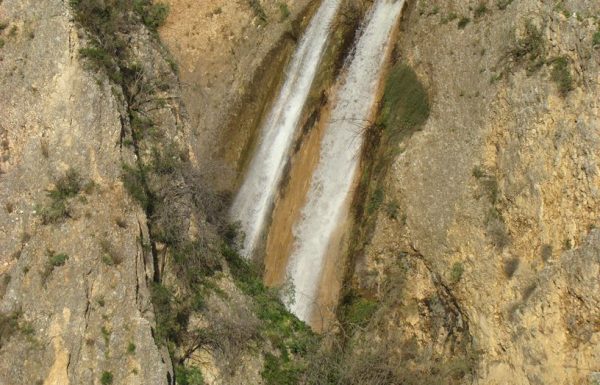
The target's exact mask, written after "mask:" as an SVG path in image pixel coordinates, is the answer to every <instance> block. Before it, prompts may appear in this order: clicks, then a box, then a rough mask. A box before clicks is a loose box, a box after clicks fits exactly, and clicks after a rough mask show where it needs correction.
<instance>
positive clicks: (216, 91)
mask: <svg viewBox="0 0 600 385" xmlns="http://www.w3.org/2000/svg"><path fill="white" fill-rule="evenodd" d="M68 3H69V2H68V1H63V0H44V1H39V0H38V1H34V0H0V89H1V90H2V92H1V93H0V117H1V119H0V385H4V384H6V385H19V384H43V385H58V384H60V385H64V384H100V383H102V384H109V383H113V384H147V385H154V384H172V383H173V382H174V369H173V367H172V364H171V358H170V357H169V352H168V351H167V348H166V347H164V344H162V343H161V342H157V341H156V336H157V330H158V326H157V322H156V319H157V318H159V317H160V316H159V315H158V314H159V313H158V312H156V314H155V311H154V306H153V303H152V301H151V293H152V287H153V286H152V284H151V282H153V281H157V280H159V279H158V278H159V277H160V278H161V279H162V282H163V283H165V284H172V286H173V287H175V288H176V289H181V287H178V285H179V283H178V282H177V279H178V277H177V266H174V264H173V262H172V260H171V259H169V258H168V257H167V254H168V253H167V252H166V251H165V250H169V246H168V245H166V242H161V241H158V240H157V239H156V238H157V234H156V232H155V231H156V230H157V229H159V228H160V227H161V226H160V225H161V221H165V220H166V219H168V218H167V217H178V218H183V223H182V224H181V228H177V229H176V230H177V234H185V235H189V236H190V237H198V238H202V237H199V236H198V234H201V235H205V234H208V235H206V237H205V238H206V239H208V241H207V243H211V242H212V243H214V244H210V245H209V246H207V248H208V249H211V248H212V249H211V250H210V252H214V249H216V250H218V249H219V244H218V243H217V242H219V240H218V237H217V236H216V235H215V234H214V232H215V230H214V228H213V227H211V226H212V225H210V224H207V223H208V222H210V219H209V218H206V217H207V214H206V213H202V212H198V210H196V209H195V208H193V206H194V204H193V203H190V202H191V201H193V200H194V199H197V198H198V197H193V196H191V195H193V194H192V193H189V191H188V189H187V187H188V186H187V184H186V183H188V181H187V179H185V178H180V179H177V180H176V182H177V183H178V184H177V188H176V189H173V190H168V189H161V186H164V185H167V183H164V181H163V179H165V178H166V177H165V176H164V175H158V176H156V175H155V176H153V177H151V179H152V178H154V185H153V186H151V187H152V188H153V189H154V191H153V192H154V193H155V194H156V195H157V196H160V198H161V199H162V200H163V201H167V202H169V203H170V202H176V203H177V204H174V205H172V206H165V207H167V208H172V211H169V210H166V214H168V215H164V214H165V213H164V212H163V215H162V217H161V216H158V218H157V217H155V216H152V215H150V217H149V215H148V213H149V211H148V210H144V208H143V207H142V205H140V204H139V202H137V201H135V200H134V199H133V198H132V197H131V196H130V195H131V194H128V192H127V191H126V188H125V186H124V183H123V181H122V179H123V178H122V175H123V164H127V165H133V164H136V162H139V161H140V160H141V161H142V162H143V161H144V160H146V161H148V164H150V163H152V159H153V158H152V157H153V156H154V153H153V149H154V148H158V149H159V150H164V148H162V147H160V146H158V147H152V146H150V145H149V144H148V143H146V144H144V143H137V144H136V146H132V145H131V143H128V141H129V139H130V137H131V136H132V135H131V124H130V123H131V122H129V119H130V118H131V117H132V115H129V116H128V113H127V112H128V109H130V108H131V106H130V105H129V106H128V105H127V103H130V102H131V100H126V98H124V93H125V90H124V89H123V87H121V86H119V84H116V83H115V82H114V81H111V80H109V79H110V78H111V76H112V75H111V74H107V73H103V72H102V71H94V70H92V69H90V68H89V63H88V62H87V61H85V60H82V58H81V55H80V53H79V50H80V49H81V48H84V47H87V43H88V40H89V36H87V35H86V34H85V33H84V31H83V29H82V28H81V26H79V25H78V24H77V23H76V22H75V21H74V20H75V16H74V14H73V12H72V9H71V8H70V7H69V5H68ZM168 3H169V4H170V6H171V16H170V19H169V20H168V21H167V24H166V26H165V27H164V28H163V29H162V30H161V31H160V33H161V36H162V38H163V39H164V41H165V43H166V44H167V46H168V47H169V48H170V50H171V52H172V54H173V55H174V57H175V61H177V62H178V64H179V68H180V78H181V80H182V87H181V88H180V87H179V83H178V80H177V77H176V76H175V74H174V72H173V68H172V67H174V66H173V65H172V64H173V62H172V60H171V59H170V58H169V56H168V55H167V54H166V52H165V51H164V50H163V49H162V48H161V47H160V46H159V45H158V44H157V42H156V36H155V35H153V34H152V33H151V32H149V31H148V30H147V29H146V28H144V27H143V26H141V25H140V26H138V28H137V29H135V31H134V33H131V35H130V36H129V37H128V38H129V40H128V49H129V50H130V51H131V55H132V57H133V59H134V61H135V62H136V63H137V65H139V67H141V68H142V69H143V72H144V73H146V74H154V75H156V74H160V77H161V79H163V80H165V82H166V83H167V87H166V88H164V87H162V86H160V85H157V88H158V89H159V90H158V91H156V92H157V95H158V97H157V98H156V100H154V101H152V102H153V103H155V102H156V104H152V105H151V106H146V107H147V110H146V111H145V112H147V113H148V114H149V115H150V116H151V117H152V118H153V120H154V121H155V122H157V128H156V129H157V130H158V131H159V132H161V133H162V135H163V136H162V138H161V139H160V140H158V142H160V143H163V144H164V143H166V142H167V139H168V141H169V142H172V143H173V144H174V145H175V146H176V147H177V150H178V151H180V152H184V153H185V154H182V155H185V156H184V157H185V158H187V159H186V162H187V163H186V164H187V165H189V166H190V168H193V169H196V168H200V169H202V171H203V173H204V174H208V175H213V176H214V175H218V176H219V177H220V178H219V180H218V181H217V183H216V184H217V187H218V189H228V190H229V189H233V188H234V186H235V179H236V173H235V172H225V171H223V170H224V169H227V168H229V169H234V170H235V169H236V168H237V169H238V171H239V170H240V169H242V168H243V164H244V160H245V158H246V157H247V156H248V154H249V153H250V151H251V148H252V140H253V136H254V134H255V131H254V130H255V128H256V127H257V125H258V121H259V120H260V116H261V114H262V112H263V111H264V110H265V108H267V106H268V102H269V100H270V97H271V96H272V94H273V92H274V90H276V89H277V84H278V82H279V81H280V76H281V71H282V69H283V68H284V66H285V63H286V60H287V57H288V56H289V54H290V52H291V50H292V49H293V46H294V39H295V37H296V36H297V35H298V31H299V30H301V28H302V24H303V23H302V22H301V21H294V20H302V15H309V14H310V12H311V9H312V7H311V5H312V2H311V1H309V0H295V1H293V2H292V1H289V2H287V4H288V7H289V8H287V11H286V9H284V8H281V7H280V2H278V1H261V2H254V1H252V2H234V1H225V0H222V1H217V0H214V1H213V0H210V1H187V0H169V1H168ZM253 4H254V8H253V6H252V5H253ZM256 4H258V5H260V6H261V7H257V6H256ZM482 4H483V3H480V2H476V1H469V2H464V1H447V2H434V1H426V0H416V1H413V2H410V6H409V9H408V10H407V11H406V13H405V17H404V21H403V24H402V26H401V31H400V33H399V35H398V43H397V47H396V50H395V56H396V60H398V61H402V62H405V63H407V64H408V65H410V67H412V68H413V69H414V70H415V71H416V73H417V74H418V76H419V78H420V79H421V81H422V82H423V83H424V84H425V86H426V89H427V90H428V92H429V95H430V99H431V115H430V118H429V120H428V121H427V123H426V124H425V125H424V126H423V127H422V129H421V130H420V131H419V132H416V133H414V134H412V135H411V136H410V137H407V138H405V139H404V140H403V141H402V143H401V144H400V151H399V153H400V154H399V155H398V156H397V158H396V160H395V161H394V163H393V165H392V167H391V168H390V169H389V170H388V172H387V174H386V177H385V179H384V183H383V190H382V191H383V193H384V195H383V196H384V198H382V199H383V205H382V206H381V207H387V208H389V210H383V209H381V210H379V211H376V213H375V215H376V219H375V221H374V229H373V231H372V233H371V234H372V237H371V238H370V239H368V242H366V245H365V246H364V251H365V252H364V255H361V258H360V259H358V258H357V259H356V266H355V268H354V274H353V276H352V284H353V286H354V288H355V289H356V290H357V292H360V293H361V294H363V295H365V296H366V297H368V298H372V299H376V300H378V301H379V302H380V303H381V305H380V306H378V308H377V310H376V311H373V313H374V314H373V316H372V318H371V320H370V322H368V324H364V323H363V324H361V327H360V328H357V329H356V331H355V334H354V337H352V343H351V344H347V346H351V347H352V348H353V350H352V351H351V352H350V353H348V352H346V353H345V355H346V356H351V357H354V358H355V360H354V361H351V360H350V363H349V364H347V365H346V366H344V367H343V368H344V370H345V372H344V376H343V381H342V383H344V384H359V383H360V384H371V383H373V384H375V383H394V382H393V381H395V380H394V379H396V380H397V379H398V378H402V380H403V381H404V382H402V383H407V384H419V383H423V382H424V381H426V380H429V379H433V380H432V381H431V383H448V384H452V383H473V382H476V383H478V384H489V385H493V384H517V385H520V384H532V385H537V384H550V385H553V384H557V385H558V384H561V385H562V384H565V385H567V384H597V383H598V381H600V374H599V373H600V366H598V365H599V363H600V310H599V309H600V280H599V277H600V231H599V230H597V229H596V226H597V225H598V221H599V218H598V217H599V213H600V190H599V189H600V175H599V170H598V162H599V160H600V159H599V156H600V155H599V154H600V118H599V117H600V110H599V107H598V100H599V97H600V89H599V83H600V49H599V48H594V47H593V42H592V40H593V36H594V33H595V32H596V31H598V30H599V28H600V26H599V25H598V19H597V16H598V14H600V5H599V4H598V2H597V1H592V0H573V1H570V2H568V4H567V3H566V2H563V3H560V4H559V5H558V6H557V5H556V2H550V1H534V0H518V1H510V0H499V1H494V2H488V4H487V5H486V6H485V7H484V6H483V5H482ZM261 9H262V11H261ZM288 11H289V12H290V15H288V16H286V14H287V12H288ZM263 12H264V13H263ZM265 17H266V19H267V21H268V22H266V23H265V20H264V18H265ZM292 21H294V22H292ZM163 88H164V89H163ZM181 99H183V102H185V103H183V102H181ZM158 101H160V103H159V102H158ZM184 104H185V105H186V107H187V111H189V114H187V113H186V108H184ZM138 107H139V106H138ZM154 107H156V108H154ZM186 149H187V151H184V150H186ZM215 159H216V163H217V164H216V166H215V165H214V164H213V161H214V160H215ZM223 160H224V161H225V163H226V166H223V165H222V164H221V162H222V161H223ZM209 161H210V162H209ZM164 166H165V167H164V168H165V169H163V170H162V171H164V172H165V173H168V170H166V168H167V166H169V165H168V164H166V165H164ZM208 169H210V170H213V171H210V170H209V171H207V170H208ZM211 173H212V174H211ZM194 175H195V174H192V176H194ZM150 182H152V180H151V181H150ZM171 182H173V181H172V180H171ZM168 186H169V187H172V186H171V185H168ZM145 193H148V191H146V192H145ZM201 198H202V197H201ZM207 199H208V198H207ZM163 209H164V208H163ZM155 214H156V213H155ZM153 231H154V234H153ZM162 235H163V238H164V235H165V234H162ZM166 235H172V234H166ZM202 239H203V240H204V238H202ZM163 251H164V252H163ZM203 251H205V250H204V249H203ZM217 253H218V252H217ZM157 256H158V257H160V258H158V257H157ZM223 266H224V267H223V268H222V271H219V272H218V273H215V275H214V276H212V277H210V279H209V278H206V279H205V280H204V281H203V282H204V283H203V284H205V286H206V288H208V289H206V290H207V291H209V292H210V294H206V298H205V303H204V304H203V311H202V312H196V313H193V314H192V315H190V314H187V315H188V318H186V323H189V325H186V326H189V327H190V328H191V327H195V326H197V327H198V328H200V329H201V330H208V331H210V332H211V333H212V334H210V335H200V337H206V338H207V339H208V340H209V341H208V342H207V343H206V345H199V346H201V347H202V349H199V350H197V351H195V352H193V353H191V354H190V355H189V357H186V358H185V359H182V361H185V363H187V361H192V362H195V363H196V364H197V365H198V366H200V367H201V369H202V371H203V373H204V379H205V381H206V383H210V384H223V385H227V384H240V383H248V384H260V383H268V384H274V383H277V381H278V379H279V377H277V375H281V373H284V372H285V371H286V370H287V371H288V372H289V373H292V374H293V373H295V371H296V370H297V367H296V366H295V365H296V363H295V361H293V360H291V359H288V357H287V356H286V354H283V353H284V352H287V351H288V350H289V347H288V346H287V345H290V346H291V345H294V346H297V345H295V343H296V342H297V341H295V340H294V339H293V338H292V337H291V335H292V334H293V333H288V332H287V329H286V331H285V333H286V334H284V337H281V335H280V334H277V333H281V331H282V330H283V329H284V326H281V325H287V326H285V327H289V325H290V324H293V322H292V320H291V318H286V316H282V313H279V312H278V311H279V310H277V309H275V308H272V307H269V308H268V310H269V311H264V312H262V314H259V316H257V314H256V313H260V312H257V311H256V307H255V303H254V301H253V300H252V299H251V298H250V297H249V295H248V294H246V293H245V292H243V290H240V289H239V288H237V287H236V285H234V282H233V280H232V279H231V275H230V271H229V269H228V268H227V267H226V264H225V263H223ZM203 279H204V278H203ZM257 286H259V285H257V284H256V282H251V284H247V287H246V290H247V291H248V290H250V291H252V290H254V291H256V290H257V289H256V288H257ZM248 287H249V288H250V289H248ZM259 292H260V291H259ZM259 294H260V295H261V297H260V300H261V301H262V302H263V305H264V303H265V302H267V299H266V297H268V296H267V294H265V293H264V292H260V293H259ZM365 307H368V306H365ZM359 310H360V309H359ZM260 316H263V317H264V316H271V317H273V318H274V319H276V320H277V321H273V322H272V323H271V324H269V327H271V329H264V325H263V324H264V323H265V321H264V319H260ZM358 318H360V317H358ZM276 322H280V323H279V324H278V323H276ZM359 323H361V322H359ZM265 330H266V331H265ZM265 335H266V336H267V337H265ZM269 338H271V339H269ZM282 341H283V342H282ZM188 342H189V341H185V342H184V343H182V344H181V346H177V348H178V349H180V350H185V349H188V348H189V345H187V343H188ZM194 342H195V341H194ZM202 342H204V341H202ZM374 342H375V343H374ZM281 346H283V348H281ZM302 346H304V345H302ZM277 349H282V350H281V351H280V352H278V351H277ZM301 350H302V349H301ZM370 350H372V351H370ZM265 351H266V352H268V355H265V354H264V353H265ZM257 352H261V353H262V355H261V354H257ZM178 353H180V352H178ZM184 353H185V352H184ZM271 353H273V354H271ZM264 357H267V358H268V359H267V360H265V359H264ZM282 357H285V359H286V360H288V361H285V362H284V364H285V365H284V364H281V361H278V359H282ZM265 361H266V362H267V364H268V365H267V364H265ZM324 363H326V364H329V362H326V361H324ZM269 365H270V366H269ZM266 366H268V367H269V370H268V371H267V376H270V377H268V378H269V379H268V380H265V378H264V375H263V369H264V368H265V367H266ZM373 368H375V369H376V372H377V373H375V374H373V371H371V372H369V371H368V370H367V369H373ZM399 370H400V371H402V376H403V377H398V376H397V373H396V372H397V371H399ZM325 372H327V371H325ZM365 373H366V374H365ZM369 373H370V374H369ZM317 374H318V372H317ZM370 375H372V376H371V377H369V376H370ZM292 377H293V376H292ZM317 377H318V376H317ZM307 378H308V379H307V383H311V384H312V383H314V384H319V383H320V382H319V381H321V379H320V378H312V379H310V378H311V376H307ZM268 381H270V382H268ZM377 381H379V382H377ZM382 381H383V382H382ZM386 381H387V382H386ZM396 382H398V381H396ZM286 383H288V382H286Z"/></svg>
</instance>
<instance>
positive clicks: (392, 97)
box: [379, 63, 429, 138]
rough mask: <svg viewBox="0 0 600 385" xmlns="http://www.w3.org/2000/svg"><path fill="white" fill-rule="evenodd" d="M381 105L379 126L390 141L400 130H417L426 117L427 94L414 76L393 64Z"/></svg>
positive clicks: (427, 109)
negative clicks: (380, 125)
mask: <svg viewBox="0 0 600 385" xmlns="http://www.w3.org/2000/svg"><path fill="white" fill-rule="evenodd" d="M382 105H383V107H382V109H381V112H380V114H379V123H380V124H382V125H383V126H384V128H385V130H386V131H387V133H388V134H389V136H390V137H392V138H395V137H396V136H397V135H398V134H399V133H400V131H402V130H406V129H413V128H416V127H418V126H419V125H421V124H423V123H424V122H425V121H426V120H427V118H428V117H429V99H428V96H427V92H426V91H425V88H424V87H423V85H422V84H421V82H420V81H419V79H418V78H417V74H416V73H415V72H414V71H413V70H412V68H410V67H409V66H408V65H406V64H403V63H399V64H396V65H395V66H394V67H393V68H392V70H391V71H390V73H389V75H388V77H387V79H386V83H385V90H384V94H383V100H382Z"/></svg>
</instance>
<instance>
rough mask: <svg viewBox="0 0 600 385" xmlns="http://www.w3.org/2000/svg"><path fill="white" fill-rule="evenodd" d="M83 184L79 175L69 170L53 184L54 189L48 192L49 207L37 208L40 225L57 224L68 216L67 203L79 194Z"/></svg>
mask: <svg viewBox="0 0 600 385" xmlns="http://www.w3.org/2000/svg"><path fill="white" fill-rule="evenodd" d="M82 186H83V184H82V180H81V177H80V176H79V173H78V172H77V171H76V170H74V169H69V170H68V171H67V172H66V174H65V175H64V176H62V177H61V178H59V179H58V180H57V181H56V182H55V187H54V189H52V190H50V191H48V196H49V197H50V199H51V201H50V204H49V205H46V206H41V207H39V214H40V216H41V217H42V223H43V224H45V225H47V224H51V223H57V222H60V221H62V220H64V219H65V218H68V217H69V216H70V210H69V205H68V201H69V199H70V198H72V197H74V196H76V195H77V194H79V191H81V188H82Z"/></svg>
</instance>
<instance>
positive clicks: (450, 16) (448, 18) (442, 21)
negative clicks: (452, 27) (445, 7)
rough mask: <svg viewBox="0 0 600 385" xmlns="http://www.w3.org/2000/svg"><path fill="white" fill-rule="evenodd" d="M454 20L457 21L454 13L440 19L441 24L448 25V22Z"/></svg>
mask: <svg viewBox="0 0 600 385" xmlns="http://www.w3.org/2000/svg"><path fill="white" fill-rule="evenodd" d="M456 19H458V15H457V14H456V13H454V12H450V13H449V14H447V15H446V16H444V17H442V20H441V23H442V24H448V23H449V22H451V21H454V20H456Z"/></svg>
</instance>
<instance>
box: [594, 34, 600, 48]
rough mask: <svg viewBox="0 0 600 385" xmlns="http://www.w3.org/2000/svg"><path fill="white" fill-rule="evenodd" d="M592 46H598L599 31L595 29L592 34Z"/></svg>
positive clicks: (599, 44)
mask: <svg viewBox="0 0 600 385" xmlns="http://www.w3.org/2000/svg"><path fill="white" fill-rule="evenodd" d="M592 47H600V31H597V32H595V33H594V35H593V36H592Z"/></svg>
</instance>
